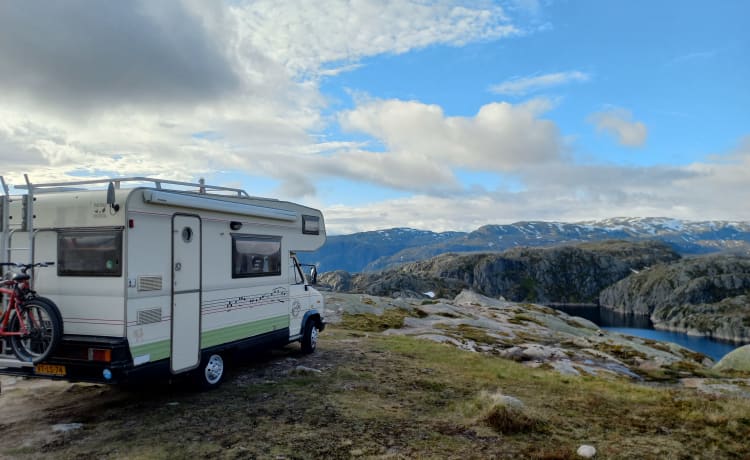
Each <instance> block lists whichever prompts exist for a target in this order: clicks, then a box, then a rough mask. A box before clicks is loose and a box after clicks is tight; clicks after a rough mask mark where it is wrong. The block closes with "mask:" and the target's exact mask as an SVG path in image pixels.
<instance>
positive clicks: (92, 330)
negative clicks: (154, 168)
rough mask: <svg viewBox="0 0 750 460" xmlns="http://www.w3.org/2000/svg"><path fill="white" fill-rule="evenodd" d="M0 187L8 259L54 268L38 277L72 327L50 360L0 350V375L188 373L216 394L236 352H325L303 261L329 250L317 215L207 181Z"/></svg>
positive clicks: (318, 306)
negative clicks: (291, 348) (286, 348)
mask: <svg viewBox="0 0 750 460" xmlns="http://www.w3.org/2000/svg"><path fill="white" fill-rule="evenodd" d="M0 181H1V182H2V187H3V190H4V195H3V196H2V199H1V200H0V213H1V214H2V219H0V225H2V238H1V240H0V257H1V258H2V261H5V262H22V263H34V262H42V261H50V262H54V265H53V266H50V267H47V268H36V269H35V270H34V273H33V276H32V282H33V286H32V287H33V289H34V290H36V291H37V293H38V295H40V296H43V297H44V298H46V299H49V300H50V301H51V302H54V303H55V304H56V305H57V307H58V309H59V311H60V314H61V316H62V327H63V332H62V340H61V341H60V343H59V345H57V347H56V348H55V349H54V350H53V351H52V352H51V353H50V355H49V356H48V357H47V358H45V359H44V360H43V362H37V363H34V362H28V361H22V360H19V359H18V358H17V357H15V356H14V355H13V353H12V351H11V350H10V349H9V348H10V347H8V344H7V343H6V341H2V350H0V351H1V353H0V374H15V375H19V374H20V375H26V376H36V377H45V378H59V379H67V380H70V381H93V382H106V383H121V382H133V381H139V380H142V379H144V378H146V377H149V376H158V375H162V376H176V375H186V376H191V377H193V378H195V379H196V381H197V382H198V383H199V384H200V385H202V386H203V387H206V388H211V387H215V386H218V385H219V384H220V383H221V381H222V379H223V377H224V375H225V370H226V367H225V366H226V363H227V356H228V354H229V353H235V352H239V353H247V352H248V350H251V349H257V348H259V347H261V348H263V347H275V346H283V345H286V344H289V343H291V342H300V343H301V348H302V351H303V352H307V353H310V352H313V351H314V350H315V347H316V344H317V338H318V332H319V331H322V330H323V328H324V327H325V320H324V316H323V313H324V302H323V297H322V296H321V294H320V293H319V292H318V291H316V290H315V289H314V288H313V287H312V284H314V281H315V280H314V279H311V278H313V277H310V276H308V275H307V273H306V271H304V270H303V266H302V265H301V264H300V263H299V261H298V260H297V257H296V255H295V253H296V252H300V251H314V250H316V249H318V248H320V247H321V246H322V245H323V243H324V242H325V240H326V231H325V224H324V220H323V215H322V214H321V212H320V211H318V210H317V209H312V208H309V207H306V206H302V205H299V204H295V203H289V202H284V201H278V200H274V199H268V198H259V197H252V196H250V195H248V194H247V193H246V192H245V191H244V190H240V189H234V188H228V187H219V186H211V185H206V184H205V183H204V181H203V180H201V181H200V182H199V183H186V182H178V181H169V180H161V179H151V178H144V177H132V178H116V179H106V180H89V181H77V182H65V183H46V184H32V183H31V182H30V181H29V178H28V177H26V185H22V186H20V187H19V186H16V188H17V189H21V190H22V193H21V194H20V195H18V196H11V195H10V194H9V193H8V190H9V189H8V186H7V185H6V183H5V181H4V180H2V178H0ZM23 190H25V193H23ZM5 271H6V272H8V271H9V270H8V269H5ZM5 276H9V273H5Z"/></svg>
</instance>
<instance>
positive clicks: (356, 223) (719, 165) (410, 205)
mask: <svg viewBox="0 0 750 460" xmlns="http://www.w3.org/2000/svg"><path fill="white" fill-rule="evenodd" d="M748 177H750V136H748V137H747V138H745V139H744V140H743V141H742V142H741V143H740V145H739V146H738V148H737V149H735V150H734V151H732V152H729V153H727V154H725V155H719V156H715V157H711V158H709V159H707V160H705V161H702V162H696V163H693V164H690V165H687V166H681V167H677V166H662V167H650V168H646V167H629V166H615V165H610V166H607V165H574V164H556V165H554V166H536V167H533V168H528V169H526V170H524V171H522V181H523V182H524V184H525V188H524V189H523V190H521V191H516V192H509V191H498V192H487V191H479V192H476V193H469V192H466V193H463V194H461V195H460V196H434V195H432V196H431V195H416V196H412V197H408V198H401V199H395V200H387V201H381V202H373V203H368V204H367V205H363V206H343V205H336V206H328V207H327V208H326V219H327V220H326V224H327V226H328V228H329V232H330V233H332V234H341V233H351V232H356V231H363V230H372V229H377V228H389V227H401V226H410V227H414V228H420V229H428V230H433V231H447V230H462V231H472V230H475V229H477V228H478V227H480V226H482V225H486V224H502V223H512V222H516V221H520V220H546V221H568V222H578V221H585V220H593V219H602V218H607V217H612V216H617V215H624V216H634V217H648V216H670V217H675V218H682V219H688V220H712V219H723V220H746V221H750V209H748V207H747V205H746V203H748V202H750V183H748V181H747V178H748ZM727 197H732V199H727Z"/></svg>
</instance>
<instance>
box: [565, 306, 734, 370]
mask: <svg viewBox="0 0 750 460" xmlns="http://www.w3.org/2000/svg"><path fill="white" fill-rule="evenodd" d="M554 308H556V309H558V310H561V311H564V312H565V313H567V314H569V315H575V316H580V317H582V318H586V319H587V320H589V321H591V322H593V323H596V324H597V325H598V326H599V327H601V328H602V329H605V330H607V331H614V332H620V333H622V334H628V335H633V336H636V337H643V338H645V339H652V340H661V341H663V342H673V343H676V344H678V345H682V346H683V347H685V348H689V349H691V350H693V351H697V352H700V353H703V354H704V355H707V356H710V357H711V358H712V359H713V360H714V361H718V360H720V359H721V358H722V357H723V356H724V355H725V354H727V353H729V352H730V351H732V350H734V349H735V348H737V347H740V346H742V345H743V344H736V343H733V342H726V341H722V340H716V339H711V338H708V337H694V336H691V335H687V334H683V333H681V332H670V331H659V330H656V329H654V325H653V323H652V322H651V320H650V319H649V318H648V316H640V315H623V314H622V313H617V312H614V311H612V310H608V309H606V308H600V307H596V306H560V305H555V306H554Z"/></svg>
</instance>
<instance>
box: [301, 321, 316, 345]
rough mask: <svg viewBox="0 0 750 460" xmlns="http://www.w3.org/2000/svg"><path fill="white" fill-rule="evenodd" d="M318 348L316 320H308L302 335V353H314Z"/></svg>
mask: <svg viewBox="0 0 750 460" xmlns="http://www.w3.org/2000/svg"><path fill="white" fill-rule="evenodd" d="M317 347H318V328H317V327H315V320H313V319H308V320H307V323H305V331H304V333H303V334H302V353H312V352H314V351H315V349H316V348H317Z"/></svg>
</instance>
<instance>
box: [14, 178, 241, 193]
mask: <svg viewBox="0 0 750 460" xmlns="http://www.w3.org/2000/svg"><path fill="white" fill-rule="evenodd" d="M23 177H24V179H25V180H26V185H16V186H15V188H17V189H26V190H29V191H31V192H32V193H44V192H60V191H65V190H68V191H73V190H81V189H77V188H72V187H75V186H78V185H95V184H109V183H112V184H114V187H115V188H116V189H119V188H120V184H122V183H123V182H151V183H153V184H154V187H155V188H157V189H160V190H162V189H166V190H169V189H170V188H169V187H168V186H169V185H177V186H181V187H196V188H197V189H198V190H197V191H196V192H197V193H201V194H207V193H209V192H232V193H235V194H237V196H238V197H245V198H249V197H250V195H248V193H247V192H246V191H244V190H243V189H239V188H231V187H222V186H219V185H208V184H206V182H205V181H204V180H203V179H200V181H199V182H197V183H196V182H181V181H176V180H168V179H154V178H152V177H140V176H136V177H112V178H108V179H90V180H80V181H70V182H49V183H45V184H32V183H31V182H30V181H29V176H28V174H24V175H23ZM0 181H2V185H3V188H4V191H5V194H6V195H7V194H8V188H7V186H6V185H5V181H4V180H2V177H1V176H0ZM165 185H167V187H164V186H165ZM43 189H46V190H43Z"/></svg>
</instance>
